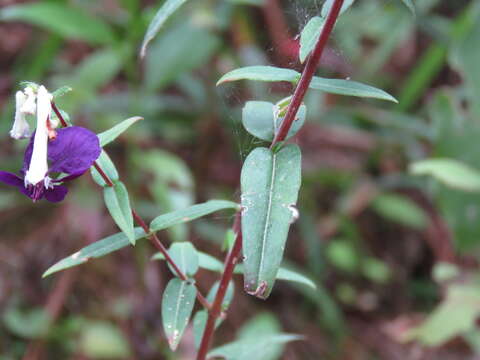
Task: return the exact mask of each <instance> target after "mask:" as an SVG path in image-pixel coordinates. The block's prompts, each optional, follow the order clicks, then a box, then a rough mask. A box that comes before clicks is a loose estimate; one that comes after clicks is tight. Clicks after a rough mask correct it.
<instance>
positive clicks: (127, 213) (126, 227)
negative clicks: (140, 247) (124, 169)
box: [103, 181, 135, 245]
mask: <svg viewBox="0 0 480 360" xmlns="http://www.w3.org/2000/svg"><path fill="white" fill-rule="evenodd" d="M103 196H104V200H105V205H106V206H107V209H108V211H109V212H110V215H111V216H112V219H113V220H114V221H115V223H116V224H117V225H118V227H119V228H120V230H122V231H123V232H124V233H125V235H127V237H128V239H129V240H130V242H131V243H132V245H135V231H134V229H133V215H132V208H131V207H130V200H129V198H128V191H127V188H126V187H125V185H124V184H123V183H122V182H121V181H115V182H114V183H113V186H106V187H104V189H103Z"/></svg>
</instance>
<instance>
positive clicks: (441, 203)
mask: <svg viewBox="0 0 480 360" xmlns="http://www.w3.org/2000/svg"><path fill="white" fill-rule="evenodd" d="M403 2H405V3H406V4H407V5H410V7H411V6H412V4H413V3H414V7H415V15H412V13H411V11H409V8H408V7H405V4H402V2H401V1H396V0H395V1H394V0H388V1H385V0H357V1H356V2H355V4H354V5H353V7H352V8H351V9H350V10H348V11H347V12H345V13H344V14H343V15H342V17H341V18H340V20H339V23H338V24H337V27H336V28H335V31H334V35H333V40H332V41H331V42H330V43H329V48H328V49H327V53H326V55H325V56H324V58H323V61H322V66H321V68H320V69H319V75H320V76H326V77H336V78H348V79H352V80H357V81H362V82H364V83H367V84H371V85H374V86H377V87H380V88H382V89H386V90H388V91H389V93H391V94H393V95H394V96H395V97H396V98H397V99H398V100H399V104H398V105H395V104H391V103H383V102H379V101H376V100H357V99H355V98H349V97H341V96H336V95H328V94H325V93H322V92H319V91H311V92H310V93H309V94H308V96H307V100H306V104H307V107H308V112H307V115H306V123H305V125H304V127H303V128H302V129H301V130H300V132H299V133H298V135H297V137H296V138H295V140H294V142H295V143H297V144H298V145H300V146H301V148H302V149H303V180H302V188H301V192H300V198H299V202H298V203H299V206H300V209H299V210H300V214H301V215H300V218H299V220H298V221H297V222H296V224H295V225H294V226H293V228H292V229H291V231H290V235H289V240H288V242H287V248H286V260H287V263H286V265H289V266H291V267H292V268H295V269H298V270H300V271H301V272H303V273H304V274H306V275H307V276H309V277H310V278H311V279H313V280H314V281H315V283H316V285H317V290H312V289H311V288H309V287H308V286H305V285H300V284H294V283H286V282H277V284H276V287H275V289H274V290H273V292H272V295H271V297H270V298H269V299H268V301H267V302H262V301H259V300H256V299H254V298H252V297H249V296H247V295H246V294H243V293H242V291H240V289H241V288H242V284H241V282H242V281H241V279H240V278H238V279H236V281H237V284H236V285H237V286H236V288H237V292H236V296H235V297H234V298H233V300H232V301H233V303H232V305H231V307H230V311H229V313H228V319H227V321H225V322H224V323H223V324H222V328H223V330H222V331H220V332H219V334H220V335H219V336H217V339H216V341H217V343H216V345H221V344H224V343H226V342H229V341H231V340H232V339H233V338H234V336H235V335H236V336H237V338H239V339H241V340H242V342H240V344H243V348H245V349H247V350H249V351H250V352H251V351H252V349H259V350H254V351H253V354H254V355H256V356H261V357H258V358H259V359H260V358H261V359H272V360H273V359H279V358H284V359H318V358H322V359H389V360H390V359H393V360H394V359H432V358H437V359H438V358H441V359H468V358H472V359H473V358H474V357H475V356H478V353H479V352H480V332H479V329H478V328H477V326H476V318H477V317H478V315H479V313H480V307H479V305H478V304H479V299H478V296H479V295H478V293H479V290H480V289H479V287H480V285H479V282H478V281H479V279H478V270H477V268H478V260H477V257H478V251H479V245H480V244H479V240H478V236H479V232H480V227H479V225H478V218H479V215H480V202H479V201H480V196H479V194H478V192H479V191H480V175H479V173H478V169H480V162H479V159H480V154H479V152H478V151H476V148H477V138H478V135H480V123H479V122H478V121H479V116H480V107H479V105H478V101H475V100H476V99H478V98H479V96H480V71H479V70H478V64H479V63H480V48H479V47H478V43H479V41H480V27H479V26H478V23H479V19H480V6H479V3H478V2H477V1H474V0H472V1H467V0H462V1H455V2H453V1H437V0H417V1H415V2H410V1H406V0H405V1H403ZM161 3H162V1H159V2H154V1H139V0H118V1H115V0H112V1H107V0H105V1H36V2H25V1H4V2H2V3H1V5H0V6H1V7H0V51H1V54H2V57H1V58H0V65H1V67H0V106H1V119H0V137H1V140H2V141H1V145H0V161H1V163H2V170H9V171H16V170H17V168H18V164H19V163H20V162H21V157H22V155H23V154H22V150H21V149H23V146H24V144H17V143H15V142H12V141H10V140H9V139H8V136H7V135H8V130H9V128H10V126H11V123H12V118H13V115H12V114H13V102H12V100H13V94H14V92H15V91H16V90H17V84H18V83H19V81H22V80H30V81H36V82H40V83H45V84H46V85H48V86H49V88H51V89H56V88H58V87H60V86H62V85H68V86H71V87H72V88H73V91H72V92H71V93H69V94H68V95H66V96H64V97H61V98H59V99H58V103H59V104H60V105H61V107H62V108H64V109H65V110H67V111H68V112H69V113H70V114H71V115H72V120H73V121H74V122H75V123H76V124H80V125H83V126H86V127H88V128H90V129H92V130H94V131H95V132H102V131H104V130H106V129H109V128H110V127H112V126H113V125H115V124H117V123H119V122H120V121H121V120H124V119H126V118H129V117H133V116H142V117H143V118H144V120H142V121H138V122H137V123H135V125H133V126H132V127H131V128H130V129H129V131H128V132H126V133H124V134H123V135H122V136H121V137H120V138H119V139H117V141H116V142H115V143H112V144H111V145H109V154H110V156H111V157H112V159H114V160H115V163H116V164H117V167H118V168H119V171H121V173H122V180H123V181H124V183H125V184H126V185H127V187H128V189H129V190H130V200H131V201H132V203H134V204H135V206H136V208H137V209H139V211H140V212H141V214H142V215H143V216H144V217H145V218H148V219H153V218H155V217H157V216H158V215H159V214H161V213H165V212H168V211H172V210H176V209H182V208H185V207H186V206H189V205H192V204H194V203H198V202H203V201H206V200H208V199H211V198H223V199H231V200H233V201H238V194H239V193H238V186H239V180H238V179H239V175H240V169H241V165H242V162H243V160H244V158H245V156H246V155H247V154H248V153H249V152H250V150H251V149H252V148H253V147H254V146H255V145H258V143H257V142H258V140H256V139H254V138H253V137H252V136H251V135H248V134H247V133H246V132H245V131H244V130H243V127H242V125H241V108H242V107H243V105H244V103H245V102H246V101H249V100H264V101H272V102H277V101H278V100H279V99H281V98H283V97H285V96H288V95H289V94H290V92H291V90H292V89H291V86H290V85H289V84H274V85H270V84H266V83H254V82H241V83H233V84H226V85H222V86H221V87H216V86H215V84H216V82H217V81H218V79H219V78H220V77H221V76H222V75H223V74H225V73H226V72H228V71H230V70H232V69H234V68H237V67H242V66H249V65H276V66H282V67H289V68H293V69H295V70H300V69H301V67H300V64H299V62H298V61H297V55H298V37H297V36H296V35H297V34H299V33H300V31H301V30H302V29H303V27H304V26H305V24H306V23H307V22H308V20H309V19H310V18H311V17H313V16H318V15H319V12H320V9H321V6H322V5H323V2H322V1H315V0H297V1H275V0H265V1H261V0H243V1H242V0H201V1H200V0H197V1H191V2H188V3H187V4H185V5H184V6H183V7H182V8H181V11H178V12H177V13H175V15H174V16H173V17H172V18H171V19H169V20H168V22H167V23H166V24H165V26H164V27H162V28H161V29H160V33H159V34H158V36H157V37H155V38H154V39H153V40H152V41H151V43H150V45H149V50H148V52H147V53H146V57H145V60H144V61H141V60H140V59H139V57H138V51H139V50H140V47H141V44H142V40H143V36H144V34H145V32H146V30H147V27H148V24H149V23H150V21H151V20H152V19H153V18H154V15H155V12H156V10H157V9H158V7H159V5H160V4H161ZM70 191H71V195H70V196H69V198H68V200H67V201H65V202H63V203H62V204H60V205H51V204H48V203H37V204H35V205H34V206H32V204H31V202H30V201H29V200H27V199H24V198H23V197H21V196H20V195H17V194H16V193H15V192H12V191H11V189H7V188H5V187H2V188H0V226H1V229H2V231H1V234H0V239H1V241H0V309H1V314H2V316H1V322H0V359H2V360H7V359H8V360H9V359H19V358H22V356H24V358H25V359H37V358H45V359H50V358H58V359H104V358H107V359H109V358H111V359H158V358H159V356H162V357H164V358H166V359H190V358H192V357H193V356H194V355H193V354H195V345H194V344H195V341H197V342H198V339H194V336H193V332H192V329H191V328H190V327H188V328H187V329H186V330H185V335H184V339H183V341H182V342H181V343H180V344H179V349H178V350H177V352H176V353H175V354H174V353H172V352H171V351H170V350H169V347H168V343H167V336H166V335H165V334H164V333H163V330H162V319H161V314H162V309H161V294H162V292H163V290H164V288H165V287H166V284H167V282H168V281H169V279H170V275H169V272H168V271H167V268H166V265H165V264H164V262H158V261H151V256H152V254H153V253H152V250H151V249H150V248H149V247H148V246H147V245H146V244H145V243H144V242H138V244H137V245H136V246H135V248H127V249H124V250H121V251H120V252H117V253H115V254H114V255H111V256H109V257H105V258H102V259H98V260H92V261H90V262H89V265H88V266H82V267H79V268H75V269H71V270H68V271H66V272H64V273H60V274H58V275H56V276H52V277H50V278H48V279H45V280H42V279H41V274H42V273H43V272H44V271H45V270H46V269H47V268H49V267H50V266H51V265H52V264H54V263H55V262H57V261H58V260H60V259H62V258H64V257H65V256H66V255H68V254H71V253H73V252H75V251H76V250H78V249H79V248H80V247H83V246H85V245H87V244H89V243H91V242H93V241H96V240H98V239H100V238H102V237H105V236H107V235H109V234H112V233H114V232H117V231H118V229H117V228H116V225H115V224H114V223H113V222H112V220H111V219H110V217H109V215H108V212H107V210H106V209H105V208H104V205H103V201H102V199H101V196H99V193H98V192H96V190H95V187H93V186H92V180H91V178H90V177H88V176H85V177H83V178H82V179H81V180H80V181H78V182H77V183H76V184H75V185H74V186H71V187H70ZM232 194H233V195H232ZM220 214H221V215H213V216H210V217H209V218H207V219H206V220H205V219H204V220H197V221H195V222H192V223H190V224H189V225H187V224H179V225H176V226H175V227H172V228H170V229H168V230H167V231H165V232H163V233H160V235H161V237H162V240H166V241H172V242H175V241H182V240H190V241H192V243H193V244H195V247H196V248H197V249H199V250H202V251H203V252H205V253H208V254H212V255H215V256H216V257H217V258H221V257H222V247H223V244H224V242H225V238H227V239H228V236H227V237H226V235H225V234H226V233H227V228H228V226H229V225H230V223H231V221H232V218H231V216H230V215H228V214H229V213H225V214H224V215H222V214H223V213H220ZM227 234H228V233H227ZM213 274H214V273H212V272H208V271H206V270H204V269H200V270H199V276H198V282H199V286H200V287H201V288H208V287H209V286H211V285H212V284H213V282H214V281H215V279H216V277H214V275H213ZM201 316H202V315H199V317H201ZM247 319H248V320H247ZM194 323H195V321H194ZM281 332H287V333H294V334H301V335H302V336H303V339H302V340H301V341H295V342H292V343H289V344H288V345H287V346H286V347H285V349H283V346H282V345H281V344H282V339H280V338H279V337H281V336H284V335H278V334H279V333H281ZM259 333H261V334H264V335H265V336H266V338H265V339H267V340H262V339H259V338H258V334H259ZM167 335H168V334H167ZM269 336H270V337H269ZM275 339H276V340H278V344H279V345H278V346H274V347H272V348H268V353H266V354H265V353H260V352H259V351H260V350H263V349H266V347H265V346H262V341H269V342H270V343H271V342H274V343H275V341H276V340H275ZM243 348H242V349H243ZM247 350H245V351H247ZM222 351H223V352H222ZM225 351H226V352H225ZM241 351H242V350H239V349H235V353H236V354H237V355H238V354H239V353H240V354H241ZM230 353H231V349H230ZM25 354H26V355H25ZM217 354H218V355H222V354H223V355H225V354H229V349H227V350H225V348H222V347H220V348H218V349H217ZM260 354H261V355H260ZM282 354H283V355H282ZM244 356H249V357H251V358H252V359H253V357H252V356H253V355H251V353H250V354H249V353H247V355H244ZM230 358H231V359H235V357H230Z"/></svg>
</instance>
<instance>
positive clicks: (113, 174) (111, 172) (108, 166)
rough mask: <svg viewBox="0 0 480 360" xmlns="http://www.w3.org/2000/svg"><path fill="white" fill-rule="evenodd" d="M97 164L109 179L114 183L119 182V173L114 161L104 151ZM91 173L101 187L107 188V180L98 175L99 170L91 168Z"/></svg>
mask: <svg viewBox="0 0 480 360" xmlns="http://www.w3.org/2000/svg"><path fill="white" fill-rule="evenodd" d="M97 164H98V166H100V168H101V169H102V170H103V171H104V172H105V174H106V175H107V176H108V177H109V179H110V180H112V181H117V180H118V171H117V168H116V167H115V165H114V164H113V162H112V160H111V159H110V157H109V156H108V154H107V153H106V152H105V150H102V152H101V153H100V156H99V157H98V159H97ZM90 173H91V174H92V178H93V180H94V181H95V182H96V183H97V184H98V185H100V186H107V183H106V182H105V180H103V178H102V176H101V175H100V174H99V173H98V171H97V169H95V168H94V167H93V166H92V167H91V168H90Z"/></svg>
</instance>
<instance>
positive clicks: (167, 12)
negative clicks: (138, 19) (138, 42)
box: [140, 0, 187, 57]
mask: <svg viewBox="0 0 480 360" xmlns="http://www.w3.org/2000/svg"><path fill="white" fill-rule="evenodd" d="M186 2H187V0H167V1H165V2H164V3H163V5H162V6H161V7H160V9H159V10H158V11H157V13H156V14H155V17H154V18H153V20H152V22H151V23H150V25H148V29H147V32H146V34H145V37H144V38H143V43H142V47H141V49H140V57H144V56H145V53H146V51H147V46H148V44H149V43H150V41H152V40H153V38H154V37H155V36H156V35H157V34H158V32H159V31H160V28H161V27H162V26H163V24H164V23H165V21H167V20H168V18H169V17H170V16H171V15H172V14H173V13H174V12H175V11H177V10H178V8H179V7H180V6H182V5H183V4H185V3H186Z"/></svg>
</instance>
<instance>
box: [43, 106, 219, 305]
mask: <svg viewBox="0 0 480 360" xmlns="http://www.w3.org/2000/svg"><path fill="white" fill-rule="evenodd" d="M52 109H53V111H54V112H55V114H56V115H57V117H58V119H59V120H60V123H61V124H62V126H63V127H68V123H67V122H66V121H65V119H64V118H63V116H62V114H61V113H60V111H59V110H58V108H57V106H56V105H55V103H54V102H53V101H52ZM93 167H94V168H95V169H96V170H97V171H98V173H99V174H100V176H101V177H102V179H103V181H105V184H106V185H107V186H108V187H112V186H114V184H113V181H112V180H111V179H110V178H109V177H108V175H107V174H106V173H105V171H103V169H102V167H101V166H100V165H98V163H97V162H96V161H95V162H94V163H93ZM132 215H133V218H134V219H135V222H136V223H137V224H138V226H140V227H141V228H142V229H143V231H145V233H146V234H147V235H148V239H149V240H150V242H151V243H152V244H153V246H155V247H156V248H157V249H158V251H160V252H161V253H162V255H163V256H164V257H165V260H166V261H167V262H168V263H169V264H170V265H171V267H172V268H173V270H175V272H176V273H177V275H178V277H179V278H180V279H182V280H183V281H188V277H187V276H186V275H185V274H184V273H183V271H182V270H180V268H179V267H178V265H177V264H176V263H175V261H174V260H173V259H172V257H171V256H170V254H169V253H168V250H167V249H166V247H165V246H164V245H163V244H162V242H161V241H160V239H159V238H158V236H157V235H156V234H155V233H151V232H150V229H149V227H148V225H147V224H146V223H145V221H143V219H142V218H141V217H140V215H138V213H137V212H136V211H135V209H133V208H132ZM195 287H197V285H195ZM197 299H198V301H199V302H200V303H201V304H202V305H203V306H204V307H205V308H206V309H208V310H209V309H210V307H211V306H210V304H209V302H208V301H207V299H206V298H205V297H204V296H203V295H202V294H201V293H200V291H199V289H198V287H197Z"/></svg>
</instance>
